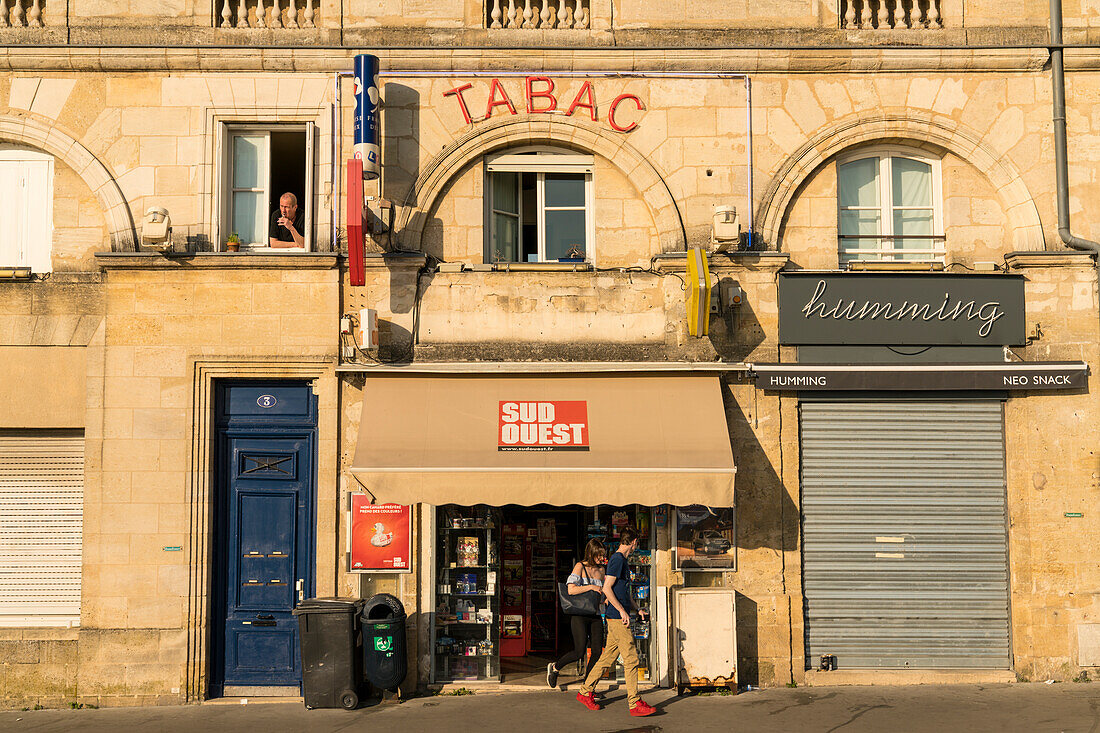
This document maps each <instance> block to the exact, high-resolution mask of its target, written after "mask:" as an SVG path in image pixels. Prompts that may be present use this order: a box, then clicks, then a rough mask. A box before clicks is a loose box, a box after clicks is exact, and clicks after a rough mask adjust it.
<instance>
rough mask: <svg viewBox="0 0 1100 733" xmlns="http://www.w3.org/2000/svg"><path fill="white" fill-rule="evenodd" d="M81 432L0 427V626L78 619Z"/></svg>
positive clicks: (71, 622)
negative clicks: (2, 429) (5, 431)
mask: <svg viewBox="0 0 1100 733" xmlns="http://www.w3.org/2000/svg"><path fill="white" fill-rule="evenodd" d="M83 522H84V436H83V434H82V433H80V432H73V431H41V432H39V433H35V432H21V433H19V434H10V433H9V434H3V433H0V626H76V625H79V622H80V565H81V546H82V543H81V532H82V529H83Z"/></svg>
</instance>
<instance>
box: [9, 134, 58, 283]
mask: <svg viewBox="0 0 1100 733" xmlns="http://www.w3.org/2000/svg"><path fill="white" fill-rule="evenodd" d="M0 162H5V163H45V164H46V184H45V185H46V195H45V200H44V201H39V200H38V199H36V198H35V197H34V196H26V197H25V198H24V199H23V207H22V211H14V210H10V209H9V211H8V212H6V214H5V215H7V216H14V217H15V220H16V222H17V225H18V227H19V236H18V239H19V254H18V256H17V257H16V260H17V261H16V262H0V267H30V268H31V272H42V273H46V272H53V237H54V224H53V188H54V181H53V177H54V157H53V156H52V155H50V154H49V153H44V152H41V151H38V150H28V149H27V148H23V147H19V146H17V145H0ZM24 185H26V182H25V179H24ZM32 217H42V219H43V220H44V221H45V224H46V227H45V232H44V234H43V235H42V236H43V239H44V240H45V241H44V242H41V243H39V244H40V246H35V244H36V243H35V242H31V241H28V239H27V232H26V227H25V226H24V222H28V221H30V220H31V218H32Z"/></svg>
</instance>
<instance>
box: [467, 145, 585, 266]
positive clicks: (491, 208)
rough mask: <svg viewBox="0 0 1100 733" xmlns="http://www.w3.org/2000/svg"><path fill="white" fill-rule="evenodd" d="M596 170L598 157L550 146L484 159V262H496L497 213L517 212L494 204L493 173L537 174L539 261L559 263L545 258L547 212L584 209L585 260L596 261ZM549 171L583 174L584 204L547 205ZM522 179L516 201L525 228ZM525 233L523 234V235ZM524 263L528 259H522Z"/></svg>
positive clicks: (519, 228) (536, 204)
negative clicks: (596, 158)
mask: <svg viewBox="0 0 1100 733" xmlns="http://www.w3.org/2000/svg"><path fill="white" fill-rule="evenodd" d="M594 169H595V160H594V158H593V156H591V155H582V154H577V153H574V152H573V151H571V150H562V149H560V148H551V147H526V148H520V149H512V150H508V151H507V152H505V153H502V154H499V155H493V156H487V157H486V158H485V186H484V190H485V251H484V257H485V262H493V253H492V243H493V238H494V234H495V229H496V219H495V217H494V216H493V215H494V214H503V215H505V216H509V217H515V216H516V215H515V214H513V213H512V212H510V211H501V210H498V209H497V208H496V207H495V205H494V204H495V202H494V201H493V181H492V176H493V174H494V173H521V174H522V173H534V174H537V178H536V179H535V181H536V182H535V211H536V216H537V220H536V229H537V232H538V234H537V236H538V259H537V262H540V263H545V262H557V260H556V259H555V260H548V259H547V258H546V212H547V211H548V210H549V211H581V210H583V211H584V212H585V217H584V238H585V252H584V258H585V262H589V263H595V261H596V216H595V212H596V207H595V194H594V193H593V191H594V189H593V185H592V177H593V171H594ZM547 173H577V174H583V175H584V206H583V207H580V206H551V207H547V206H546V174H547ZM521 181H522V179H521V178H520V177H519V176H517V177H516V187H517V191H516V200H517V201H518V202H519V215H518V217H517V218H518V228H517V231H519V232H521V233H522V231H523V224H524V219H523V196H522V188H521V186H522V182H521ZM521 235H522V234H521ZM523 261H524V262H525V261H526V260H523Z"/></svg>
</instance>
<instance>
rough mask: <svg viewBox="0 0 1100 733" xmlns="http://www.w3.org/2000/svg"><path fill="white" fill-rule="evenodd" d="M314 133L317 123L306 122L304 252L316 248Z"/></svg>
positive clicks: (303, 204)
mask: <svg viewBox="0 0 1100 733" xmlns="http://www.w3.org/2000/svg"><path fill="white" fill-rule="evenodd" d="M316 134H317V125H315V124H313V123H312V122H308V123H306V181H305V185H306V189H305V199H306V200H305V201H303V202H302V206H303V207H304V208H305V226H306V230H305V232H303V233H304V234H305V237H306V252H312V251H313V250H314V249H315V248H316V241H315V238H314V236H313V192H314V190H315V189H314V185H313V184H314V180H313V179H314V178H315V177H316V169H315V167H314V165H313V146H314V139H315V137H316Z"/></svg>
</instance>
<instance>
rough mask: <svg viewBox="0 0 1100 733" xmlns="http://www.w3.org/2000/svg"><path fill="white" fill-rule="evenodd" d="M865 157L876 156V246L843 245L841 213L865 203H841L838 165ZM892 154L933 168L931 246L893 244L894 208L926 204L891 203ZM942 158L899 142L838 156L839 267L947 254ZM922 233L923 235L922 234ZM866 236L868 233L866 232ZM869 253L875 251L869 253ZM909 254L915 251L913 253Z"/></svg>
mask: <svg viewBox="0 0 1100 733" xmlns="http://www.w3.org/2000/svg"><path fill="white" fill-rule="evenodd" d="M866 158H878V159H879V162H878V166H879V167H878V179H877V181H878V192H879V196H878V200H879V205H878V211H879V223H880V226H879V233H878V234H877V235H875V236H877V237H878V238H879V246H878V248H877V249H867V248H863V249H856V248H850V249H846V248H845V246H844V243H845V239H846V237H845V236H844V235H842V234H841V231H840V227H841V223H840V214H841V212H843V211H846V210H847V211H852V210H858V209H861V208H862V209H866V208H868V207H847V208H845V207H842V206H841V205H840V167H841V166H842V165H844V164H845V163H854V162H855V161H858V160H864V159H866ZM895 158H908V159H910V160H915V161H919V162H921V163H925V164H927V165H929V166H930V167H931V170H932V234H930V235H927V236H928V238H929V239H932V240H934V241H933V246H932V248H931V249H927V250H897V249H895V247H894V240H893V239H892V237H893V234H894V211H896V210H904V209H906V208H919V209H924V208H926V207H923V206H920V207H904V206H894V191H893V166H892V165H891V161H892V160H893V159H895ZM941 163H942V161H941V159H940V158H938V157H933V156H931V155H929V154H928V153H926V152H923V151H920V150H915V149H913V148H906V147H903V146H899V145H876V146H875V147H871V148H861V149H860V150H859V151H857V152H855V153H852V154H849V155H845V156H842V157H839V158H837V162H836V175H837V196H836V204H837V257H838V259H839V263H840V266H841V267H844V266H845V265H846V264H847V263H849V262H943V261H944V259H945V257H946V255H947V251H946V242H945V240H944V228H943V179H942V165H941ZM922 236H923V235H922ZM867 238H868V239H870V238H871V237H870V236H868V237H867ZM868 255H874V256H873V257H868ZM911 255H918V256H917V257H913V256H911Z"/></svg>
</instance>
